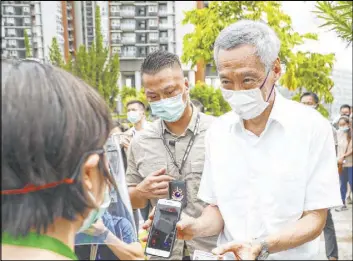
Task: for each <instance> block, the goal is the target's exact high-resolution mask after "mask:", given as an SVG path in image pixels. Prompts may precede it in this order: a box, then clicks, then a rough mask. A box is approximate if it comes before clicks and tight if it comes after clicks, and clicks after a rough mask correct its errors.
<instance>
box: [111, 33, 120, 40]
mask: <svg viewBox="0 0 353 261" xmlns="http://www.w3.org/2000/svg"><path fill="white" fill-rule="evenodd" d="M112 39H113V40H118V39H120V34H119V33H113V34H112Z"/></svg>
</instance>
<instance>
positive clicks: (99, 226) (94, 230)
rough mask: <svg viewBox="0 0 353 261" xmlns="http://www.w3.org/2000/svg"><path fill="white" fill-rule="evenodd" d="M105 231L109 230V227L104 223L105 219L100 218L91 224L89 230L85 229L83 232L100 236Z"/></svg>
mask: <svg viewBox="0 0 353 261" xmlns="http://www.w3.org/2000/svg"><path fill="white" fill-rule="evenodd" d="M105 231H107V228H106V226H105V225H104V223H103V220H102V219H101V218H100V219H98V220H97V221H96V223H94V224H93V225H92V226H90V227H89V228H88V229H87V230H85V231H83V233H85V234H87V235H91V236H99V235H101V234H103V233H104V232H105Z"/></svg>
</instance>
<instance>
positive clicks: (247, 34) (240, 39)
mask: <svg viewBox="0 0 353 261" xmlns="http://www.w3.org/2000/svg"><path fill="white" fill-rule="evenodd" d="M242 44H249V45H253V46H254V47H255V48H256V55H257V56H258V57H259V58H260V60H261V61H262V63H263V64H264V66H265V69H266V71H269V70H270V69H271V67H272V64H273V62H274V61H275V60H276V59H277V57H278V54H279V50H280V47H281V43H280V40H279V38H278V36H277V34H276V33H275V31H274V30H273V29H272V28H271V27H269V26H268V25H267V24H265V23H262V22H259V21H251V20H241V21H238V22H236V23H234V24H231V25H229V26H228V27H226V28H225V29H223V30H222V31H221V32H220V34H219V35H218V37H217V39H216V42H215V45H214V60H215V62H216V65H217V67H218V60H217V59H218V53H219V50H231V49H234V48H236V47H238V46H239V45H242Z"/></svg>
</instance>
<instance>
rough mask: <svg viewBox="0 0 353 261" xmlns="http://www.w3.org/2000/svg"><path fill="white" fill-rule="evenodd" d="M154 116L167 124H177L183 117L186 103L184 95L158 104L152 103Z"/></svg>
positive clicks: (157, 102)
mask: <svg viewBox="0 0 353 261" xmlns="http://www.w3.org/2000/svg"><path fill="white" fill-rule="evenodd" d="M150 106H151V110H152V114H153V115H156V116H157V117H159V118H161V119H162V120H163V121H166V122H176V121H178V120H179V119H180V118H181V116H182V115H183V113H184V111H185V108H186V103H185V102H184V101H183V93H180V94H179V95H177V96H175V97H172V98H168V99H163V100H160V101H156V102H150Z"/></svg>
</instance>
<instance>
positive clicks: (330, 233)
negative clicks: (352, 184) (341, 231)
mask: <svg viewBox="0 0 353 261" xmlns="http://www.w3.org/2000/svg"><path fill="white" fill-rule="evenodd" d="M319 101H320V100H319V97H318V96H317V94H316V93H313V92H305V93H303V94H302V95H301V97H300V102H301V103H302V104H304V105H306V106H309V107H311V108H313V109H315V110H317V109H318V107H319ZM332 132H333V137H334V140H335V148H336V153H337V131H336V129H335V128H334V127H333V126H332ZM335 174H336V173H333V175H335ZM324 237H325V250H326V256H327V259H328V260H338V245H337V237H336V230H335V225H334V222H333V219H332V213H331V209H329V210H328V211H327V218H326V224H325V227H324Z"/></svg>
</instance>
